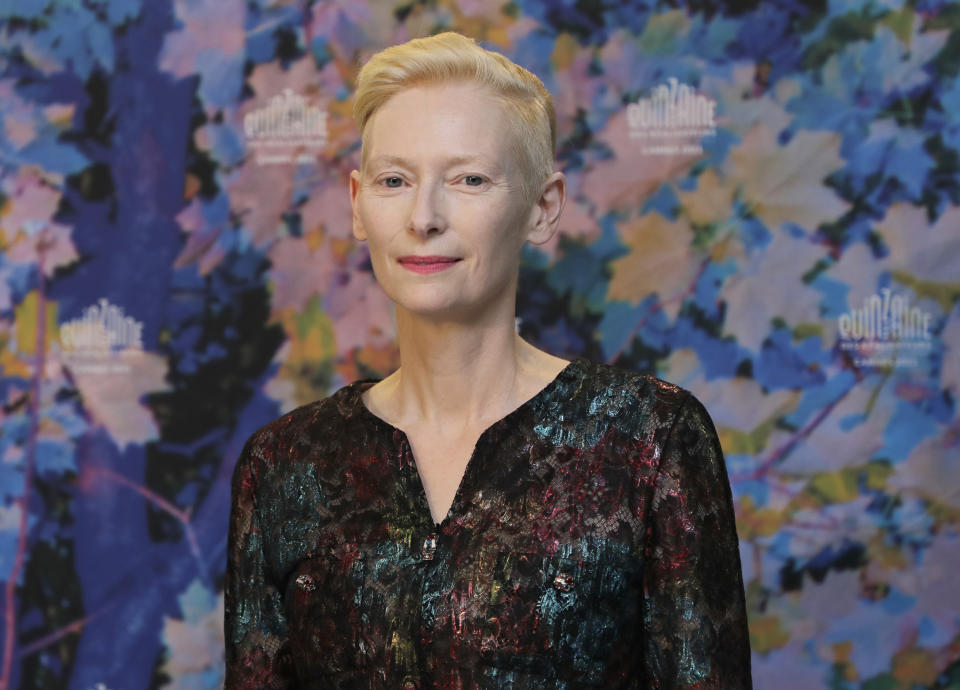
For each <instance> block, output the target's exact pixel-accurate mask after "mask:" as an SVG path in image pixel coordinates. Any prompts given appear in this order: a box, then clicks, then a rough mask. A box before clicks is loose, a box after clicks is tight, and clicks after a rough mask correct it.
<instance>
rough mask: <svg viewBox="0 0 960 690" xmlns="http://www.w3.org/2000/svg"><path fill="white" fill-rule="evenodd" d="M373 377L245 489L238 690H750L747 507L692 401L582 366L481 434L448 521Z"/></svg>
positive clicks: (271, 445) (233, 663)
mask: <svg viewBox="0 0 960 690" xmlns="http://www.w3.org/2000/svg"><path fill="white" fill-rule="evenodd" d="M378 380H379V379H362V380H358V381H355V382H353V383H351V384H349V385H346V386H344V387H342V388H340V389H339V390H338V391H336V392H335V393H334V394H333V395H331V396H329V397H327V398H324V399H322V400H319V401H316V402H313V403H310V404H308V405H304V406H302V407H300V408H298V409H296V410H294V411H292V412H290V413H289V414H286V415H284V416H283V417H281V418H279V419H277V420H275V421H273V422H271V423H270V424H267V425H266V426H264V427H262V428H261V429H259V430H258V431H256V432H255V433H254V434H253V435H252V436H251V437H250V439H249V440H248V441H247V443H246V445H245V446H244V449H243V452H242V454H241V457H240V459H239V461H238V463H237V466H236V470H235V472H234V476H233V484H232V492H233V496H232V508H231V514H230V528H229V544H228V557H227V576H226V578H227V579H226V584H225V598H226V609H225V633H226V685H225V688H226V690H237V689H239V688H250V689H253V688H257V689H258V690H261V689H263V688H531V689H532V688H544V689H546V688H550V689H551V690H552V689H554V688H592V687H599V688H698V689H705V688H722V689H723V690H737V689H740V688H744V689H746V688H750V686H751V679H750V648H749V640H748V632H747V618H746V610H745V604H744V590H743V581H742V575H741V570H740V556H739V552H738V543H737V533H736V526H735V523H734V512H733V502H732V496H731V490H730V484H729V481H728V478H727V473H726V469H725V466H724V459H723V455H722V451H721V448H720V443H719V440H718V438H717V433H716V431H715V429H714V426H713V423H712V422H711V420H710V417H709V415H708V414H707V411H706V409H704V406H703V404H702V403H701V402H700V401H699V400H698V399H697V398H695V397H694V396H693V395H692V394H691V393H690V392H689V391H687V390H685V389H683V388H679V387H677V386H674V385H671V384H669V383H667V382H665V381H663V380H661V379H658V378H655V377H652V376H648V375H642V374H637V373H635V372H629V371H626V370H623V369H620V368H617V367H614V366H612V365H608V364H602V363H596V362H592V361H590V360H588V359H585V358H582V357H578V358H576V359H574V360H573V361H572V362H570V363H569V364H568V365H567V366H566V367H565V368H564V369H563V370H562V371H561V372H560V373H559V374H558V375H557V376H556V378H554V379H553V380H552V381H551V382H550V383H549V384H547V386H546V387H545V388H543V389H542V390H541V391H540V392H539V393H537V395H535V396H534V397H533V398H531V399H529V400H527V401H526V402H525V403H523V404H522V405H520V407H518V408H516V409H515V410H514V411H513V412H511V413H509V414H508V415H506V416H505V417H503V418H501V419H500V420H498V421H497V422H494V423H493V424H491V425H490V426H489V427H487V429H485V430H484V432H483V433H482V434H481V435H480V437H479V440H478V441H477V443H476V446H475V447H474V449H473V453H472V455H471V457H470V460H469V462H468V464H467V467H466V471H465V473H464V476H463V479H462V481H461V484H460V486H459V488H458V490H457V494H456V496H455V498H454V501H453V505H452V506H451V508H450V512H449V513H448V514H447V516H446V517H445V518H444V520H443V521H442V522H441V523H439V524H435V523H434V522H433V519H432V517H431V515H430V509H429V506H428V504H427V498H426V494H425V493H424V489H423V485H422V484H421V482H420V477H419V474H418V473H417V468H416V464H415V462H414V457H413V455H412V453H411V447H410V443H409V440H408V439H407V437H406V435H405V433H404V432H403V431H402V430H400V429H398V428H396V427H394V426H392V425H390V424H389V423H387V422H386V421H385V420H383V419H381V418H379V417H377V416H376V415H374V414H373V413H372V412H371V411H370V410H368V409H367V407H366V406H365V405H364V403H363V401H362V399H361V397H360V394H361V393H362V392H363V391H364V390H366V389H368V388H370V387H371V386H372V385H373V384H374V383H376V382H377V381H378Z"/></svg>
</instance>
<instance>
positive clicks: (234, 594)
mask: <svg viewBox="0 0 960 690" xmlns="http://www.w3.org/2000/svg"><path fill="white" fill-rule="evenodd" d="M255 438H256V434H255V435H254V436H252V437H251V438H250V440H248V441H247V443H246V445H245V446H244V448H243V452H242V453H241V454H240V458H239V459H238V461H237V466H236V468H235V469H234V473H233V480H232V483H231V507H230V524H229V531H228V537H227V572H226V583H225V585H224V640H225V643H226V649H225V658H226V680H225V684H224V690H253V689H254V688H256V689H257V690H262V689H264V688H266V689H269V690H281V689H283V690H288V689H290V688H293V687H294V685H293V682H292V680H291V675H292V674H291V669H290V667H289V664H290V662H289V660H288V653H289V652H288V648H287V645H286V639H287V622H286V620H285V618H284V614H283V599H282V594H281V592H280V591H279V590H278V589H277V586H276V585H275V583H274V582H273V580H272V578H271V577H270V575H269V573H268V570H267V568H266V559H265V557H264V543H263V539H264V532H263V531H262V530H261V527H260V525H261V522H260V516H259V515H258V512H257V506H256V497H255V491H256V487H257V485H258V471H257V468H258V466H259V463H258V457H257V455H259V451H258V450H257V449H258V446H257V443H256V442H255V440H254V439H255Z"/></svg>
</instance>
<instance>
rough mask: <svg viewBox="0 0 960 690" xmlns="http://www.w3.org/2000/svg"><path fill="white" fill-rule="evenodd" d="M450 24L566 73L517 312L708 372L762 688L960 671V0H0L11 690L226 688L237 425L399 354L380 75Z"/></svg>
mask: <svg viewBox="0 0 960 690" xmlns="http://www.w3.org/2000/svg"><path fill="white" fill-rule="evenodd" d="M444 30H455V31H459V32H461V33H464V34H466V35H468V36H471V37H473V38H476V39H477V40H478V41H480V43H481V44H482V45H483V46H484V47H486V48H489V49H492V50H496V51H499V52H502V53H504V54H505V55H507V56H508V57H510V58H511V59H512V60H514V61H516V62H517V63H519V64H521V65H523V66H524V67H526V68H527V69H529V70H531V71H532V72H534V73H535V74H537V75H538V76H539V77H540V78H541V79H542V80H543V82H544V84H545V85H546V87H547V88H548V89H549V90H550V91H551V93H552V94H553V96H554V98H555V103H556V109H557V120H558V133H559V143H558V150H557V165H558V168H559V169H561V170H563V171H564V172H565V173H566V175H567V179H568V191H569V197H568V200H567V205H566V208H565V210H564V212H563V216H562V220H561V225H560V230H559V232H558V234H557V236H556V237H555V238H554V240H552V241H551V242H550V243H549V244H547V245H543V246H539V247H535V246H532V245H528V246H527V247H525V249H524V255H523V265H522V269H521V279H520V294H519V298H518V307H517V308H518V312H517V314H518V318H517V328H518V330H519V332H520V334H521V335H522V336H523V337H524V338H526V339H528V340H529V341H530V342H532V343H534V344H536V345H538V346H539V347H541V348H543V349H545V350H548V351H549V352H551V353H554V354H557V355H559V356H563V357H566V358H572V357H573V356H576V355H584V356H586V357H588V358H592V359H594V360H596V361H603V362H607V363H611V364H614V365H616V366H619V367H623V368H626V369H630V370H635V371H638V372H644V373H649V374H652V375H655V376H659V377H661V378H663V379H665V380H667V381H670V382H672V383H675V384H677V385H679V386H682V387H684V388H687V389H689V390H690V391H692V392H693V393H694V394H695V395H696V396H697V397H698V398H700V399H701V400H702V401H703V402H704V404H705V405H706V407H707V409H708V411H709V412H710V414H711V416H712V417H713V420H714V422H715V424H716V427H717V430H718V433H719V435H720V439H721V442H722V446H723V450H724V453H725V456H726V461H727V465H728V471H729V474H730V478H731V483H732V487H733V492H734V498H735V502H736V511H737V528H738V532H739V536H740V543H741V557H742V561H743V576H744V582H745V585H746V590H747V602H748V609H749V615H750V630H751V645H752V649H753V668H754V678H755V684H756V687H757V688H764V689H767V688H770V689H774V690H793V689H797V690H806V689H808V688H833V689H852V688H863V689H867V690H901V689H913V688H960V575H958V573H960V538H958V525H960V444H958V435H960V420H958V409H957V408H958V395H960V355H958V351H960V175H958V172H960V3H956V2H947V1H944V0H912V1H906V0H886V1H884V0H876V1H869V0H821V1H819V2H795V1H793V0H774V1H765V2H761V1H759V0H755V1H744V2H718V1H713V0H699V1H694V0H690V1H689V2H687V1H684V0H674V1H673V2H649V3H647V2H632V3H627V2H615V1H614V0H536V1H534V0H513V1H511V2H503V1H502V0H459V1H453V0H446V1H444V0H435V1H428V2H411V1H410V0H402V1H395V2H382V1H373V0H368V1H366V2H365V1H363V0H325V1H320V0H317V1H314V2H311V1H309V0H307V1H305V2H293V1H283V0H275V1H271V0H3V2H0V118H2V126H0V185H2V186H0V249H2V252H0V370H2V388H0V400H2V411H0V581H2V582H0V584H2V596H0V612H2V613H0V640H2V645H0V647H2V649H0V652H2V657H0V689H2V690H12V689H13V688H17V687H19V688H31V689H32V688H38V689H39V688H43V689H45V690H49V689H53V688H70V689H71V690H147V689H148V688H149V689H151V690H154V689H156V690H159V689H171V688H176V689H178V690H197V689H206V688H217V687H219V686H220V685H222V682H223V630H222V626H223V575H224V568H225V558H226V553H225V546H226V527H227V517H228V509H229V501H230V495H229V479H230V476H231V473H232V471H233V467H234V464H235V462H236V459H237V456H238V454H239V451H240V449H241V447H242V444H243V442H244V441H245V440H246V438H247V437H248V436H249V435H250V434H251V433H252V432H253V431H254V430H255V429H257V428H258V427H259V426H261V425H262V424H265V423H266V422H268V421H270V420H272V419H274V418H276V417H277V416H279V415H280V414H283V413H285V412H287V411H289V410H291V409H293V408H294V407H296V406H299V405H302V404H305V403H307V402H310V401H313V400H316V399H318V398H322V397H325V396H327V395H329V394H331V393H332V392H333V391H335V390H336V389H337V388H339V387H340V386H342V385H345V384H346V383H349V382H351V381H353V380H355V379H357V378H361V377H382V376H385V375H387V374H388V373H390V372H391V371H393V370H394V369H395V368H396V367H397V366H398V365H399V362H398V351H397V348H396V345H395V336H396V331H395V325H396V322H395V317H394V313H393V309H392V303H391V302H390V301H389V299H388V298H387V297H386V296H385V294H384V293H383V292H382V290H381V289H380V288H379V286H378V285H377V284H376V281H375V279H374V276H373V273H372V270H371V265H370V262H369V257H368V250H367V246H366V244H365V243H360V242H357V241H355V240H354V238H353V237H352V235H351V232H350V227H351V217H350V204H349V197H348V186H347V185H348V175H349V172H350V171H351V170H352V169H354V168H357V167H359V154H360V142H359V136H358V131H357V129H356V127H355V125H354V123H353V121H352V118H351V107H352V93H353V89H354V84H355V78H356V75H357V72H358V70H359V67H360V66H361V65H362V64H363V62H364V61H365V60H366V59H367V58H368V57H369V56H370V55H372V54H373V53H375V52H376V51H378V50H380V49H382V48H384V47H386V46H389V45H392V44H395V43H398V42H403V41H405V40H408V39H410V38H416V37H422V36H428V35H431V34H434V33H437V32H440V31H444Z"/></svg>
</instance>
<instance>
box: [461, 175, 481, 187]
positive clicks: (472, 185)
mask: <svg viewBox="0 0 960 690" xmlns="http://www.w3.org/2000/svg"><path fill="white" fill-rule="evenodd" d="M463 179H464V181H465V182H467V181H468V180H476V181H477V182H476V184H470V183H469V182H467V186H469V187H479V186H480V185H482V184H483V182H484V180H483V178H482V177H480V176H479V175H467V176H466V177H465V178H463Z"/></svg>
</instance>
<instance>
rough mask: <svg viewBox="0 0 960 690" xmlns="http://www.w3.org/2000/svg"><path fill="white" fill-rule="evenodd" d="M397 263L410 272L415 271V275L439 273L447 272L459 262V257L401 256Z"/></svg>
mask: <svg viewBox="0 0 960 690" xmlns="http://www.w3.org/2000/svg"><path fill="white" fill-rule="evenodd" d="M397 261H398V262H399V263H400V265H401V266H403V267H404V268H405V269H407V270H408V271H413V272H414V273H437V272H438V271H445V270H447V269H448V268H450V267H451V266H453V265H454V264H456V263H457V262H458V261H460V258H459V257H455V256H436V255H434V256H416V255H409V256H401V257H400V258H399V259H397Z"/></svg>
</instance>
